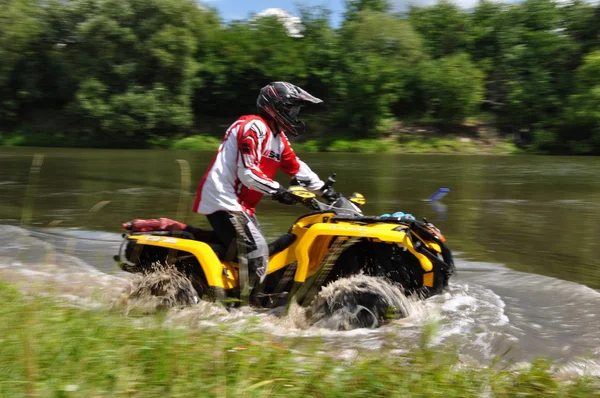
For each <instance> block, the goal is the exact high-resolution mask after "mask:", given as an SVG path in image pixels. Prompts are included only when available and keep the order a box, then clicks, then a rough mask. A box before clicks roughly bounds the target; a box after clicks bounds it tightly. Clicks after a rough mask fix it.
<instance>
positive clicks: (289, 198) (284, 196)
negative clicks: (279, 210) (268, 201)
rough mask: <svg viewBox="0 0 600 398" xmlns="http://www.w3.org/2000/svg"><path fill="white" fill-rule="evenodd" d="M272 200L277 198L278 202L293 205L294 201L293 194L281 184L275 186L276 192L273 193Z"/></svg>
mask: <svg viewBox="0 0 600 398" xmlns="http://www.w3.org/2000/svg"><path fill="white" fill-rule="evenodd" d="M273 200H277V201H278V202H279V203H283V204H284V205H293V204H294V203H296V199H295V198H294V194H292V193H291V192H290V191H288V190H287V189H285V188H284V187H281V186H280V187H279V188H277V192H275V193H274V194H273Z"/></svg>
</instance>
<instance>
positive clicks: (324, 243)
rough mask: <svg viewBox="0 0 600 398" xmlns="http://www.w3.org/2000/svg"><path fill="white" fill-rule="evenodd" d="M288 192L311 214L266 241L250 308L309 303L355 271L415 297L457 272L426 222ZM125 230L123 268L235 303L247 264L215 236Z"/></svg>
mask: <svg viewBox="0 0 600 398" xmlns="http://www.w3.org/2000/svg"><path fill="white" fill-rule="evenodd" d="M331 181H334V180H333V179H331V178H330V183H332V182H331ZM290 191H291V192H292V193H293V194H294V195H295V197H296V198H297V200H298V203H301V204H303V205H305V206H306V207H308V208H309V209H311V210H312V212H311V213H309V214H306V215H303V216H301V217H300V218H298V220H297V221H296V222H295V223H294V225H293V226H292V228H291V229H290V230H289V232H288V233H286V234H284V235H283V236H281V237H280V238H279V239H277V240H275V241H274V242H272V243H271V244H269V254H270V262H269V266H268V270H267V276H266V279H265V281H264V284H263V285H262V286H260V288H259V289H254V291H253V292H252V295H253V296H254V297H252V296H251V299H252V298H253V300H251V301H252V303H254V304H258V305H261V306H269V305H273V306H274V305H277V304H281V303H282V301H284V302H288V303H289V302H290V301H289V299H290V298H292V297H293V298H294V299H295V300H296V301H297V302H298V303H300V304H304V305H307V304H309V303H310V301H311V299H312V297H314V295H315V294H316V293H317V292H318V291H319V290H320V288H321V287H322V286H324V285H326V284H328V283H329V282H332V281H335V280H338V279H340V278H346V277H350V276H353V275H357V274H360V273H362V274H365V275H369V276H379V277H384V278H386V279H387V280H388V281H390V282H392V283H395V284H397V285H399V286H400V287H401V288H402V290H403V291H404V293H405V294H406V295H418V296H419V297H420V298H427V297H430V296H432V295H435V294H439V293H440V292H441V291H442V290H443V289H444V288H445V287H446V286H447V284H448V280H449V278H450V277H451V276H452V274H453V273H454V263H453V259H452V253H451V251H450V249H448V247H447V246H446V244H445V239H444V237H443V236H442V234H441V233H440V231H439V230H438V229H437V228H435V227H434V226H433V225H432V224H431V223H429V222H427V220H425V221H424V222H421V221H417V220H415V219H414V218H412V217H404V218H402V217H400V218H398V217H391V216H387V217H386V216H379V217H374V216H365V215H363V213H362V212H361V210H360V208H359V206H361V205H362V204H364V203H365V198H364V197H363V196H362V195H361V194H358V193H355V194H353V195H352V196H351V197H350V198H346V197H343V196H341V195H340V197H339V198H338V199H336V200H335V201H334V202H333V203H324V202H322V201H319V200H317V198H316V196H315V195H314V194H313V193H311V192H308V191H307V190H305V189H304V188H303V187H301V186H292V187H290ZM123 227H124V228H125V229H126V230H127V231H128V232H127V233H126V234H125V235H124V238H125V240H124V242H123V244H122V245H121V249H120V250H119V254H118V255H117V256H115V260H117V262H118V263H119V265H120V267H121V268H122V269H123V270H124V271H128V272H133V273H147V272H152V270H154V269H155V267H156V265H157V264H162V265H165V264H168V265H171V266H175V267H176V268H177V269H178V270H179V271H180V272H182V273H184V274H185V275H186V276H187V277H188V279H189V280H190V281H191V282H192V285H193V286H194V288H195V289H196V291H197V293H198V296H199V297H201V298H204V299H208V300H220V301H227V299H240V288H239V287H240V285H244V284H240V279H241V278H247V276H248V272H247V266H244V265H242V266H240V265H239V264H238V263H237V258H232V257H237V256H232V255H231V253H227V250H226V248H225V247H223V246H221V245H220V244H219V243H218V239H217V238H216V235H215V234H214V233H213V232H212V231H208V230H204V229H200V228H195V227H193V226H190V225H185V224H182V223H178V222H176V221H173V220H169V219H166V218H161V219H157V220H133V221H130V222H128V223H125V224H123ZM242 281H244V279H242ZM244 286H245V285H244ZM232 301H236V300H232ZM238 301H239V300H238Z"/></svg>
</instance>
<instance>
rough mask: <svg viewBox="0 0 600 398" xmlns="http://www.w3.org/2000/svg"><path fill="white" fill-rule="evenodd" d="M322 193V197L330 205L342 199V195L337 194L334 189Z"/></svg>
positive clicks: (330, 188)
mask: <svg viewBox="0 0 600 398" xmlns="http://www.w3.org/2000/svg"><path fill="white" fill-rule="evenodd" d="M322 192H323V194H322V195H321V196H322V197H323V198H324V199H325V200H326V201H327V202H329V203H333V202H335V201H336V200H338V199H339V198H340V194H339V193H337V192H336V191H335V189H333V187H329V188H327V189H325V190H324V191H322Z"/></svg>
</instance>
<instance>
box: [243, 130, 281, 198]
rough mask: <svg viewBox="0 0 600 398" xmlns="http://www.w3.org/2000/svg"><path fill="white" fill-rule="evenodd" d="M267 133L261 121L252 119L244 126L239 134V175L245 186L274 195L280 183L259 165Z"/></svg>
mask: <svg viewBox="0 0 600 398" xmlns="http://www.w3.org/2000/svg"><path fill="white" fill-rule="evenodd" d="M266 135H267V130H266V126H265V125H264V124H263V123H261V122H260V121H256V120H254V121H250V122H248V123H247V124H246V125H244V126H243V130H242V131H240V133H239V136H238V150H239V154H238V173H237V176H238V178H239V179H240V181H241V182H242V184H244V185H245V186H247V187H249V188H252V189H254V190H256V191H258V192H261V193H263V194H267V195H272V194H274V193H275V192H277V189H279V183H278V182H277V181H273V180H272V179H270V178H269V177H267V176H266V175H265V174H264V173H263V172H262V171H261V170H260V167H259V164H260V156H259V154H260V153H261V152H262V147H263V142H264V139H265V137H266Z"/></svg>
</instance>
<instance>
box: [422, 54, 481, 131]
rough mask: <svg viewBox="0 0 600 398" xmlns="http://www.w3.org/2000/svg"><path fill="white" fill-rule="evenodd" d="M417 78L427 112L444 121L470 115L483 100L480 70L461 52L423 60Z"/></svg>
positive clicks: (456, 119)
mask: <svg viewBox="0 0 600 398" xmlns="http://www.w3.org/2000/svg"><path fill="white" fill-rule="evenodd" d="M420 80H421V89H422V90H423V93H424V98H425V109H426V112H427V114H429V115H430V116H431V117H434V118H437V119H440V120H442V121H445V122H460V121H462V120H463V119H464V118H466V117H467V116H469V115H472V114H473V113H474V112H475V111H476V110H477V109H478V107H479V105H480V104H481V101H482V99H483V91H484V89H483V73H482V72H481V71H480V70H478V69H477V67H476V66H475V65H474V64H473V62H471V60H470V57H469V55H467V54H465V53H459V54H454V55H448V56H446V57H442V58H439V59H435V60H431V61H426V62H423V64H421V65H420Z"/></svg>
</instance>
